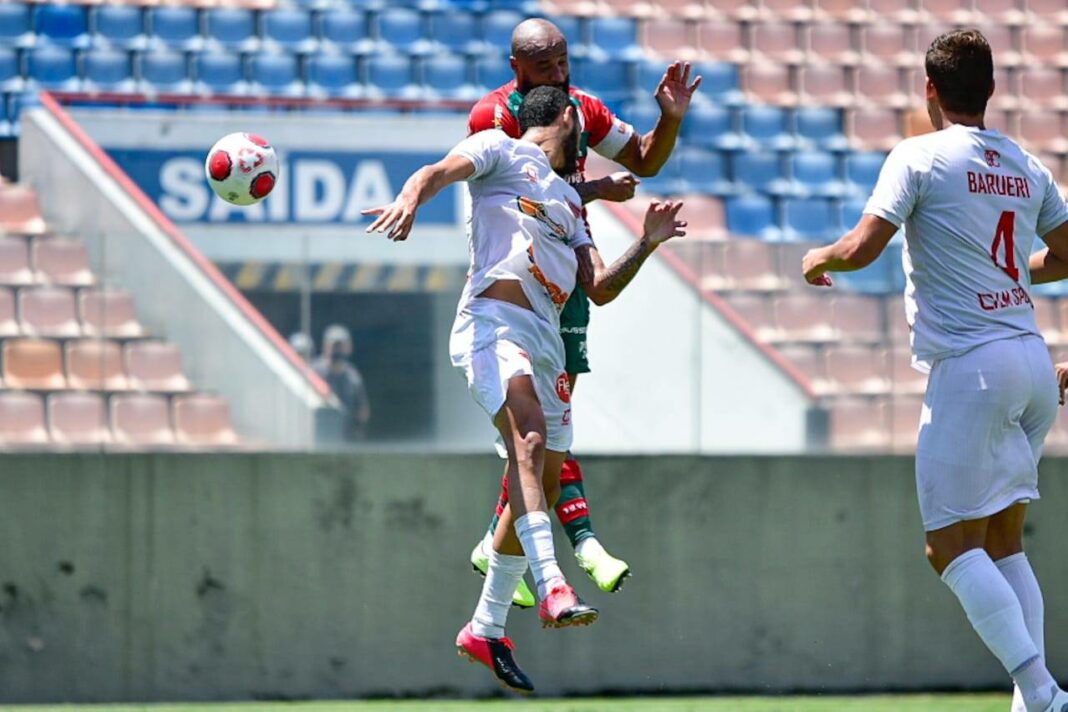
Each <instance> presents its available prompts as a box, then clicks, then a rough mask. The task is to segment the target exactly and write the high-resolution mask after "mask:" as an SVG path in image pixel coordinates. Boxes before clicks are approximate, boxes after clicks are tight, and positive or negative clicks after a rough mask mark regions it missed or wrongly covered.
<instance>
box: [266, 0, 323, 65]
mask: <svg viewBox="0 0 1068 712" xmlns="http://www.w3.org/2000/svg"><path fill="white" fill-rule="evenodd" d="M261 18H262V20H263V39H264V44H265V45H266V46H267V48H268V49H269V50H270V51H278V50H280V49H284V50H286V51H288V52H297V53H299V54H309V53H311V52H314V51H315V50H316V48H317V47H318V44H319V42H318V40H316V39H315V37H314V36H313V34H312V16H311V13H310V12H308V11H307V10H302V9H300V8H297V7H283V8H278V9H275V10H271V11H269V12H264V13H263V14H262V15H261Z"/></svg>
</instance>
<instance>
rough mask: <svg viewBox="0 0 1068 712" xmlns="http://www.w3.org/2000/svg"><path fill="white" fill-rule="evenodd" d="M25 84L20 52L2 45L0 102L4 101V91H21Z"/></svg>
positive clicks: (0, 53)
mask: <svg viewBox="0 0 1068 712" xmlns="http://www.w3.org/2000/svg"><path fill="white" fill-rule="evenodd" d="M25 86H26V82H25V80H24V79H23V78H22V72H21V71H20V69H19V56H18V53H17V52H16V51H15V50H14V49H13V48H11V47H2V46H0V104H2V103H4V102H3V100H4V96H3V94H4V93H14V92H20V91H22V90H23V88H24V87H25ZM5 113H6V112H5Z"/></svg>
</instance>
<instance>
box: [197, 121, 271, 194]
mask: <svg viewBox="0 0 1068 712" xmlns="http://www.w3.org/2000/svg"><path fill="white" fill-rule="evenodd" d="M204 172H205V173H206V174H207V175H208V185H210V186H211V189H212V190H214V191H215V194H216V195H218V196H219V197H220V198H222V199H223V200H225V201H226V202H228V203H233V204H234V205H252V204H253V203H258V202H260V201H261V200H263V199H264V198H266V197H267V194H268V193H270V192H271V190H272V189H273V188H274V184H275V181H277V180H278V156H277V155H276V154H275V152H274V148H272V147H271V144H269V143H267V140H266V139H264V138H262V137H260V136H257V135H256V134H250V133H232V134H228V135H226V136H223V137H222V138H221V139H219V141H218V142H217V143H216V144H215V145H214V146H212V147H211V150H210V151H208V158H207V160H206V161H205V162H204Z"/></svg>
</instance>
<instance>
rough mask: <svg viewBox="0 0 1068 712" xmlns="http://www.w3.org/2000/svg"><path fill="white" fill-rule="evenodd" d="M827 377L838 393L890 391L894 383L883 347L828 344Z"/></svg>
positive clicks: (873, 393) (877, 393)
mask: <svg viewBox="0 0 1068 712" xmlns="http://www.w3.org/2000/svg"><path fill="white" fill-rule="evenodd" d="M827 379H828V380H829V381H830V382H831V383H832V384H833V385H834V388H835V389H836V391H837V392H839V393H849V394H860V395H879V394H882V393H889V392H890V386H891V382H890V372H889V361H888V359H887V356H886V349H884V348H883V347H881V346H875V347H865V346H831V347H829V348H828V349H827Z"/></svg>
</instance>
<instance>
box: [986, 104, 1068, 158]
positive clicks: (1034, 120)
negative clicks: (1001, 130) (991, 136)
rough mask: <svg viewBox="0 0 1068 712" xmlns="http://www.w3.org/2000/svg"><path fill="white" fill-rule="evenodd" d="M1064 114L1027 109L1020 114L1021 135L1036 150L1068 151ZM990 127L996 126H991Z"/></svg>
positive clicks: (1025, 143)
mask: <svg viewBox="0 0 1068 712" xmlns="http://www.w3.org/2000/svg"><path fill="white" fill-rule="evenodd" d="M1063 116H1064V115H1063V114H1061V113H1059V112H1056V111H1025V112H1023V113H1021V114H1020V128H1019V137H1020V140H1021V142H1022V143H1023V144H1024V145H1026V146H1027V147H1028V148H1029V149H1031V150H1032V151H1034V152H1036V153H1037V152H1050V153H1057V154H1061V155H1063V154H1065V153H1068V139H1066V138H1065V135H1064V118H1063ZM990 128H996V127H993V126H991V127H990Z"/></svg>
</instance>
